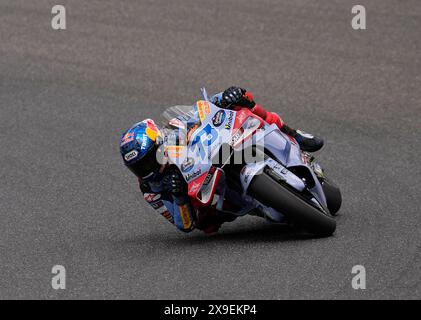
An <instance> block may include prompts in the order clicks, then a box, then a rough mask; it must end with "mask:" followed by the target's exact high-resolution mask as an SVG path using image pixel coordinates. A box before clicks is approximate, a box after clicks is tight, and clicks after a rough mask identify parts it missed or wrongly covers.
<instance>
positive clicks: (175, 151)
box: [165, 146, 184, 158]
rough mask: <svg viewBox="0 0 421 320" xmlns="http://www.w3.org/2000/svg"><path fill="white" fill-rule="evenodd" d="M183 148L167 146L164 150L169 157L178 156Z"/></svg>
mask: <svg viewBox="0 0 421 320" xmlns="http://www.w3.org/2000/svg"><path fill="white" fill-rule="evenodd" d="M183 150H184V146H167V147H166V148H165V152H166V153H167V154H168V157H170V158H180V157H181V154H182V152H183Z"/></svg>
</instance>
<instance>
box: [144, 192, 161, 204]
mask: <svg viewBox="0 0 421 320" xmlns="http://www.w3.org/2000/svg"><path fill="white" fill-rule="evenodd" d="M143 198H144V199H145V200H146V202H155V201H158V200H159V199H161V195H160V194H159V193H145V194H144V195H143Z"/></svg>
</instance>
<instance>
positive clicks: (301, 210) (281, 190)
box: [248, 172, 336, 237]
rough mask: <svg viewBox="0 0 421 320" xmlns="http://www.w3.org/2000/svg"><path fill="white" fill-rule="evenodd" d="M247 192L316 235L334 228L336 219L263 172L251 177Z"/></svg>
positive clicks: (326, 232) (331, 230) (326, 234)
mask: <svg viewBox="0 0 421 320" xmlns="http://www.w3.org/2000/svg"><path fill="white" fill-rule="evenodd" d="M248 194H249V195H250V196H252V197H253V198H255V199H256V200H257V201H259V202H261V203H262V204H264V205H266V206H268V207H271V208H273V209H275V210H277V211H279V212H281V213H282V214H284V215H285V216H286V218H287V219H288V220H289V221H291V222H293V224H294V225H296V226H297V227H302V228H304V229H305V230H306V231H308V232H310V233H312V234H314V235H316V236H321V237H328V236H330V235H332V234H333V233H334V232H335V230H336V221H335V220H334V219H333V218H332V217H331V216H330V215H328V214H326V213H324V212H322V211H320V210H318V209H316V208H315V207H314V206H312V205H311V204H309V203H307V202H306V201H305V200H304V199H302V198H301V197H299V196H298V195H296V194H294V192H293V191H290V190H288V189H287V187H285V186H283V185H282V184H279V183H278V182H276V181H275V180H273V179H272V178H271V177H270V176H269V175H267V174H266V173H264V172H262V173H261V174H260V175H256V176H255V177H254V178H253V180H252V181H251V183H250V186H249V188H248Z"/></svg>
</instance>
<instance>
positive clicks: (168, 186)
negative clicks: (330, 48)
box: [120, 87, 323, 233]
mask: <svg viewBox="0 0 421 320" xmlns="http://www.w3.org/2000/svg"><path fill="white" fill-rule="evenodd" d="M211 101H212V103H214V104H215V105H217V106H218V107H220V108H225V109H233V110H238V109H241V108H248V109H250V110H251V111H252V112H253V113H254V114H256V115H257V116H259V117H261V118H262V119H264V120H265V121H266V122H268V123H269V124H276V125H277V126H278V127H279V128H280V130H281V131H283V132H284V133H286V134H288V135H289V136H291V137H293V138H294V139H295V140H296V141H297V142H298V144H299V145H300V147H301V149H302V150H304V151H309V152H314V151H317V150H319V149H320V148H321V147H322V146H323V140H322V139H320V138H317V137H314V136H312V135H309V134H306V133H304V132H302V131H299V130H294V129H291V128H290V127H289V126H287V125H286V124H285V123H284V122H283V121H282V119H281V118H280V117H279V116H278V115H277V114H276V113H273V112H269V111H267V110H266V109H265V108H263V107H262V106H260V105H258V104H256V103H255V102H254V100H253V95H252V94H251V93H250V92H248V91H247V90H245V89H243V88H240V87H230V88H228V89H226V90H225V91H223V92H221V93H219V94H216V95H214V96H213V97H212V98H211ZM181 118H182V117H180V118H178V119H177V118H176V119H172V120H171V121H170V122H169V123H168V125H167V126H166V127H167V129H171V130H166V128H163V129H159V128H158V126H157V125H156V124H155V122H154V121H153V120H151V119H146V120H144V121H141V122H139V123H136V124H135V125H133V126H132V127H131V128H130V129H128V130H127V131H126V132H125V133H124V134H123V136H122V138H121V140H120V153H121V155H122V157H123V161H124V164H125V165H126V166H127V167H128V168H129V169H130V170H131V171H132V172H133V173H134V174H135V175H136V176H137V177H138V180H139V187H140V190H141V191H142V193H143V197H144V199H145V201H146V202H148V203H149V204H150V205H151V206H152V208H153V209H155V210H156V211H157V212H158V213H159V214H161V215H162V216H163V217H165V218H166V219H167V220H168V221H169V222H170V223H172V224H174V225H175V226H176V227H177V228H178V229H179V230H181V231H184V232H190V231H192V230H193V229H195V228H196V229H199V230H202V231H204V232H205V233H213V232H216V231H218V230H219V228H220V226H221V225H222V224H223V223H224V222H229V221H233V220H234V219H235V218H236V216H235V215H230V214H226V213H220V212H217V211H216V210H215V208H214V207H207V208H201V209H197V208H194V207H193V206H192V205H191V203H190V201H189V198H188V196H187V183H186V182H185V181H184V178H183V176H182V175H181V173H180V171H179V169H178V168H177V167H176V166H174V165H169V164H167V163H165V161H160V162H158V161H157V153H159V152H160V149H159V146H160V145H161V144H162V143H163V141H164V140H165V141H168V140H174V141H172V144H174V145H176V144H177V143H178V142H179V141H178V140H179V139H180V136H182V135H183V132H186V133H187V136H186V137H184V138H185V139H186V140H188V138H189V133H191V132H192V131H194V128H195V126H196V127H197V124H198V123H199V122H200V120H199V119H198V117H197V116H192V117H191V118H189V119H185V118H183V119H181ZM183 123H185V124H186V126H187V128H185V129H187V130H185V131H182V130H178V129H180V128H181V127H182V126H184V124H183ZM161 157H162V158H163V157H165V155H161Z"/></svg>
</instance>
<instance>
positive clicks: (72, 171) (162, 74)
mask: <svg viewBox="0 0 421 320" xmlns="http://www.w3.org/2000/svg"><path fill="white" fill-rule="evenodd" d="M57 2H60V4H63V5H65V7H66V9H67V30H64V31H63V30H62V31H54V30H53V29H52V28H51V25H50V23H51V8H52V6H53V5H54V4H57ZM355 4H357V3H355ZM358 4H363V5H365V6H366V9H367V29H366V30H363V31H355V30H353V29H352V28H351V18H352V15H351V7H352V5H353V3H352V2H350V1H345V0H343V1H340V0H335V1H332V0H329V1H328V0H324V1H317V2H316V1H310V0H299V1H298V0H291V1H278V0H250V1H240V0H223V1H221V0H212V1H198V0H186V1H166V0H153V1H137V0H126V1H117V0H115V1H111V0H110V1H99V0H91V1H82V0H72V1H70V0H62V1H50V0H37V1H26V0H1V1H0V146H1V152H0V298H1V299H7V298H9V299H10V298H13V299H21V298H30V299H45V298H48V299H75V298H89V299H91V298H96V299H102V298H111V299H119V298H136V299H146V298H148V299H159V298H161V299H188V298H191V299H202V298H209V299H246V298H247V299H305V298H309V299H344V298H345V299H374V298H385V299H403V298H409V299H420V298H421V281H420V270H421V255H420V251H421V250H420V240H421V232H420V222H421V218H420V207H421V200H420V190H421V171H420V165H421V161H420V159H421V153H420V151H419V150H420V136H421V121H420V119H421V90H420V88H421V51H420V50H421V36H420V34H421V33H420V31H421V3H420V1H419V0H408V1H392V0H371V1H359V2H358ZM233 84H235V85H241V86H244V87H246V88H248V89H250V90H251V91H253V92H254V94H255V98H256V100H257V101H258V102H260V103H261V104H262V105H264V106H266V107H267V108H269V109H272V110H274V111H276V112H279V113H280V114H281V115H282V116H283V118H284V119H285V121H287V122H288V123H289V124H290V125H291V126H294V127H299V128H303V129H305V130H307V131H309V132H314V133H317V134H319V135H321V136H323V137H324V138H325V140H326V146H325V148H324V150H323V151H322V152H321V153H320V154H319V155H318V157H319V159H320V161H321V163H322V164H323V166H324V167H325V168H326V169H327V173H328V175H329V176H330V177H331V178H332V179H333V180H335V181H336V182H337V183H338V184H339V185H340V187H341V189H342V192H343V198H344V199H343V201H344V203H343V208H342V209H341V212H340V216H339V217H338V218H337V223H338V228H337V231H336V233H335V235H334V236H333V237H330V238H326V239H309V238H305V237H302V236H300V235H299V234H295V233H293V232H291V231H290V230H288V229H285V228H284V227H281V226H274V225H269V224H267V223H266V222H265V221H263V220H261V219H259V218H253V217H245V218H243V219H238V220H237V221H235V222H234V223H231V224H226V225H224V226H223V228H222V229H221V231H220V233H219V234H216V235H213V236H206V235H203V234H201V233H200V232H199V231H196V232H193V233H191V234H183V233H181V232H179V231H177V230H176V229H175V228H174V227H173V226H172V225H170V224H169V223H168V222H166V221H165V220H164V219H163V218H162V217H160V216H158V215H157V214H156V213H155V212H154V211H153V210H152V209H150V208H149V207H148V205H147V204H145V203H144V202H143V201H142V198H141V197H140V194H139V192H138V190H137V182H136V179H135V178H134V176H132V175H131V173H130V172H129V171H128V170H127V169H125V168H124V166H123V165H122V161H121V158H120V155H119V152H118V141H119V138H120V134H121V133H122V131H123V130H124V129H126V128H127V127H129V126H130V125H131V124H132V123H134V122H137V121H140V120H141V119H143V118H147V117H149V118H157V117H158V116H159V115H160V114H161V113H162V112H163V110H164V109H165V108H166V107H168V106H171V105H176V104H192V103H193V102H194V101H195V100H197V99H198V98H199V97H200V95H199V94H200V92H199V88H200V87H201V86H206V87H207V88H208V91H211V92H215V91H217V90H222V89H223V88H225V87H228V86H230V85H233ZM53 265H63V266H64V267H65V268H66V271H67V283H66V290H58V291H56V290H53V289H52V288H51V277H52V274H51V268H52V267H53ZM354 265H363V266H364V267H365V268H366V273H367V288H366V290H354V289H353V288H352V286H351V279H352V277H353V274H351V270H352V267H353V266H354Z"/></svg>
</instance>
